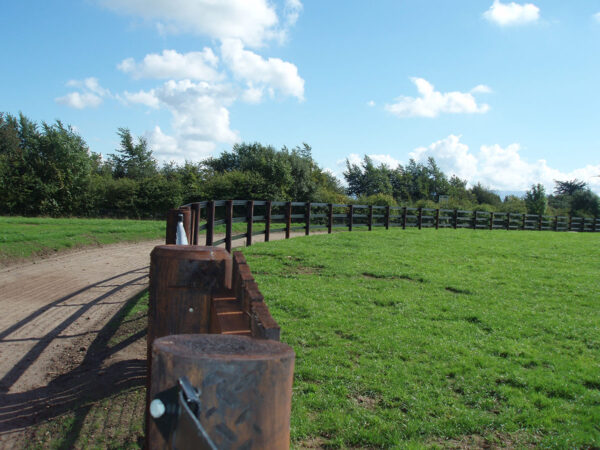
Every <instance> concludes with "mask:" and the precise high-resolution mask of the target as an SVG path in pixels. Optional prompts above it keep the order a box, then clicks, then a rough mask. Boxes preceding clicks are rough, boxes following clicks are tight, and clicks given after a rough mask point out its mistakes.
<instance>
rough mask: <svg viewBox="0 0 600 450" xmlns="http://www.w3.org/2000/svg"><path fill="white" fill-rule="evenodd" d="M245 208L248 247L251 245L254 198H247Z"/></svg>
mask: <svg viewBox="0 0 600 450" xmlns="http://www.w3.org/2000/svg"><path fill="white" fill-rule="evenodd" d="M246 208H247V211H246V221H247V222H248V224H247V227H246V245H247V246H248V247H250V246H251V245H252V225H253V224H254V200H248V204H247V205H246Z"/></svg>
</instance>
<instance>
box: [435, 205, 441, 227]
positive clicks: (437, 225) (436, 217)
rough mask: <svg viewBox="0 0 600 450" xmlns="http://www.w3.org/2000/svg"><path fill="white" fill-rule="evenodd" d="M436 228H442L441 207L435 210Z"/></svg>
mask: <svg viewBox="0 0 600 450" xmlns="http://www.w3.org/2000/svg"><path fill="white" fill-rule="evenodd" d="M435 229H436V230H439V229H440V208H437V209H436V210H435Z"/></svg>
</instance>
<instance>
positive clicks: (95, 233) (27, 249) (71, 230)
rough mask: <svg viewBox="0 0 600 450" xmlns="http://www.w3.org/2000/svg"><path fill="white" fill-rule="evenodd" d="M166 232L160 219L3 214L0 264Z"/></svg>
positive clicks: (161, 236) (0, 224) (144, 237)
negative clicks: (62, 217)
mask: <svg viewBox="0 0 600 450" xmlns="http://www.w3.org/2000/svg"><path fill="white" fill-rule="evenodd" d="M164 235H165V222H164V221H161V220H122V219H76V218H66V219H52V218H38V217H35V218H34V217H0V264H3V263H7V262H10V261H15V260H22V259H27V258H31V257H34V256H41V255H47V254H50V253H54V252H56V251H60V250H65V249H69V248H77V247H83V246H86V245H98V244H112V243H115V242H121V241H140V240H145V239H160V238H163V237H164Z"/></svg>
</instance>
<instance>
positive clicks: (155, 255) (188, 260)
mask: <svg viewBox="0 0 600 450" xmlns="http://www.w3.org/2000/svg"><path fill="white" fill-rule="evenodd" d="M231 272H232V261H231V256H230V255H229V253H227V251H225V249H223V248H216V247H201V246H195V245H190V246H179V245H178V246H175V245H159V246H158V247H155V248H154V250H152V253H151V254H150V288H149V297H150V298H149V305H148V335H147V358H148V382H149V380H150V371H151V367H152V366H151V358H152V343H153V341H154V339H156V338H159V337H162V336H168V335H171V334H184V333H208V332H209V326H210V299H211V295H212V294H213V293H214V292H219V291H222V290H225V289H230V288H231ZM147 387H149V384H148V385H147ZM148 392H149V391H148Z"/></svg>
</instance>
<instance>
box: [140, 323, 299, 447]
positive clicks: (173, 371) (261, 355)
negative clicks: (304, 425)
mask: <svg viewBox="0 0 600 450" xmlns="http://www.w3.org/2000/svg"><path fill="white" fill-rule="evenodd" d="M152 353H153V355H152V380H151V383H150V389H149V390H150V396H149V398H150V399H155V398H157V399H160V401H161V403H163V404H164V402H166V403H167V404H165V410H166V411H165V412H164V413H163V414H162V415H160V416H159V417H158V418H156V419H154V418H153V419H149V422H150V425H149V427H148V429H149V430H148V431H149V435H148V439H147V442H148V445H149V449H150V450H154V449H163V448H172V447H171V444H174V447H175V448H181V447H179V445H183V446H184V447H185V448H199V447H198V445H199V442H198V434H197V433H198V426H197V425H196V426H189V424H190V420H189V419H188V418H189V415H190V414H189V413H187V415H186V413H185V412H184V411H183V410H182V409H181V408H180V409H179V411H174V414H169V413H170V412H171V411H173V409H175V408H173V406H175V405H176V404H174V403H173V401H172V400H171V401H169V399H170V398H173V393H177V386H178V384H179V382H180V380H181V379H182V378H183V377H186V378H187V380H189V383H190V385H191V386H192V387H194V388H196V389H197V390H198V399H199V404H198V405H197V411H195V412H193V415H194V417H195V418H196V419H197V421H198V422H199V424H200V425H201V427H202V429H203V430H204V432H205V434H206V436H208V438H210V439H211V441H212V443H213V444H214V446H215V447H216V448H220V449H221V448H223V449H242V448H243V449H266V450H270V449H273V450H279V449H286V448H289V439H290V412H291V400H292V379H293V373H294V351H293V350H292V348H291V347H289V346H288V345H286V344H283V343H281V342H276V341H271V340H263V339H252V338H248V337H245V336H231V335H178V336H167V337H163V338H161V339H157V340H156V341H155V343H154V347H153V351H152ZM186 419H188V420H186Z"/></svg>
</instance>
